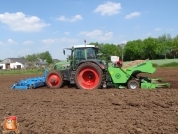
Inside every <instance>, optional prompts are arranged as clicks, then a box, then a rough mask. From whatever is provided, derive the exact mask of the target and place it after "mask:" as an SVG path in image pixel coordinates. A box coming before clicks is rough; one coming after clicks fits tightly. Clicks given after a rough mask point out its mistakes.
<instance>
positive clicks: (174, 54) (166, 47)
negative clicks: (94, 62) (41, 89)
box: [0, 34, 178, 64]
mask: <svg viewBox="0 0 178 134" xmlns="http://www.w3.org/2000/svg"><path fill="white" fill-rule="evenodd" d="M89 45H95V46H98V47H99V48H100V51H101V52H102V53H104V54H108V56H112V55H115V56H119V57H120V58H121V59H122V60H124V61H132V60H138V59H140V60H141V59H143V60H144V59H151V60H152V59H173V58H178V35H177V36H175V37H174V38H172V37H171V35H170V34H163V35H161V36H158V37H157V38H153V37H148V38H145V39H143V40H141V39H137V40H132V41H128V42H127V43H126V44H123V43H122V44H109V43H98V42H91V43H90V44H89ZM69 57H70V56H68V58H69ZM21 58H24V59H26V60H27V61H29V62H35V61H37V60H38V59H41V60H42V61H45V62H47V63H48V64H51V63H53V60H52V56H51V54H50V53H49V51H46V52H42V53H37V54H32V55H26V56H22V57H21ZM103 58H104V55H103ZM0 61H2V60H0Z"/></svg>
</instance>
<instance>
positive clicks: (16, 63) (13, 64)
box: [0, 58, 27, 69]
mask: <svg viewBox="0 0 178 134" xmlns="http://www.w3.org/2000/svg"><path fill="white" fill-rule="evenodd" d="M26 63H27V61H26V60H25V59H23V58H7V59H5V60H3V61H2V62H1V63H0V69H21V68H24V67H25V65H26Z"/></svg>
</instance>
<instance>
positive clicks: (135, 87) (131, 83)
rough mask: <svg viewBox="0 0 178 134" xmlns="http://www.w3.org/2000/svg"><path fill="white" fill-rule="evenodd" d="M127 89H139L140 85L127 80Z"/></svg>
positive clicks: (134, 81)
mask: <svg viewBox="0 0 178 134" xmlns="http://www.w3.org/2000/svg"><path fill="white" fill-rule="evenodd" d="M127 87H128V89H137V88H140V83H139V82H138V81H136V80H129V81H128V83H127Z"/></svg>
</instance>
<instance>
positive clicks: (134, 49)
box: [90, 34, 178, 61]
mask: <svg viewBox="0 0 178 134" xmlns="http://www.w3.org/2000/svg"><path fill="white" fill-rule="evenodd" d="M90 45H96V46H98V47H99V48H100V50H101V52H102V53H107V54H108V55H109V56H111V55H115V56H119V57H120V58H121V59H123V60H124V61H132V60H137V59H151V60H152V59H173V58H178V35H177V36H176V37H174V38H172V37H171V35H170V34H163V35H161V36H159V37H157V38H153V37H148V38H145V39H144V40H141V39H138V40H133V41H128V42H127V43H126V44H118V45H115V44H108V43H105V44H104V43H98V42H91V43H90Z"/></svg>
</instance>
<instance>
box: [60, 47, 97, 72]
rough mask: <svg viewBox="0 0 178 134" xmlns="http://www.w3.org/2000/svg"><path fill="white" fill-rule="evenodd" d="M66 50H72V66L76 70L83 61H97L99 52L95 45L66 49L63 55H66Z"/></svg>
mask: <svg viewBox="0 0 178 134" xmlns="http://www.w3.org/2000/svg"><path fill="white" fill-rule="evenodd" d="M65 49H67V50H71V55H70V66H71V67H72V69H73V70H75V68H76V66H77V64H78V63H80V62H82V61H87V60H88V61H91V60H97V59H98V57H97V53H98V51H99V49H98V47H95V46H94V45H77V46H73V47H72V48H64V49H63V53H64V54H65Z"/></svg>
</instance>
